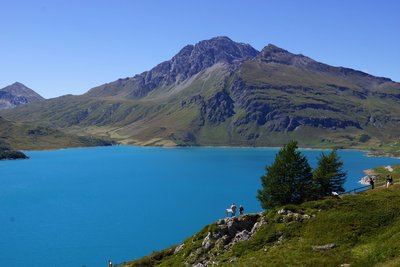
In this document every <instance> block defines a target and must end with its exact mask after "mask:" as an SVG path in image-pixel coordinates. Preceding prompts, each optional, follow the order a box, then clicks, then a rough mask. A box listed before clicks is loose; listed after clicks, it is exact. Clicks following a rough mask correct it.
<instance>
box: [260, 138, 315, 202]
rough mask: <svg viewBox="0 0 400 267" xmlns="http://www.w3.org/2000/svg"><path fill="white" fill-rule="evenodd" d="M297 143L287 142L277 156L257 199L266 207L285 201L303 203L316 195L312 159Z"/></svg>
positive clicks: (269, 168)
mask: <svg viewBox="0 0 400 267" xmlns="http://www.w3.org/2000/svg"><path fill="white" fill-rule="evenodd" d="M297 148H298V147H297V142H296V141H291V142H289V143H288V144H286V145H285V146H284V147H283V148H282V149H281V150H280V151H279V152H278V153H277V155H276V157H275V161H274V163H273V164H272V165H271V166H267V167H266V174H265V175H264V176H262V177H261V183H262V187H263V188H262V189H261V190H258V195H257V198H258V200H259V201H260V202H261V206H262V207H263V208H264V209H269V208H273V207H276V206H280V205H285V204H299V203H301V202H304V201H306V200H310V199H313V198H314V195H313V192H314V191H313V176H312V172H311V171H312V170H311V167H310V165H309V164H308V161H307V159H306V157H305V156H304V155H302V153H301V152H300V151H298V150H297Z"/></svg>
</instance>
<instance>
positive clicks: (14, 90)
mask: <svg viewBox="0 0 400 267" xmlns="http://www.w3.org/2000/svg"><path fill="white" fill-rule="evenodd" d="M0 91H2V92H7V93H10V94H12V95H14V96H24V97H26V98H28V99H29V101H31V102H32V101H36V100H43V99H44V98H43V97H42V96H41V95H39V94H38V93H36V92H35V91H33V90H32V89H30V88H29V87H27V86H25V85H24V84H22V83H20V82H15V83H13V84H11V85H9V86H6V87H4V88H3V89H0Z"/></svg>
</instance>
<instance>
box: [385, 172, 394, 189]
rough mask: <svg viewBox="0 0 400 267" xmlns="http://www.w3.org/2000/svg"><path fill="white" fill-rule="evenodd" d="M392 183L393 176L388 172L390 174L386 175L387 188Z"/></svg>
mask: <svg viewBox="0 0 400 267" xmlns="http://www.w3.org/2000/svg"><path fill="white" fill-rule="evenodd" d="M391 184H393V178H392V176H391V175H389V174H388V175H387V176H386V188H388V187H389V185H391Z"/></svg>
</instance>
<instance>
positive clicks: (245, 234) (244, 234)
mask: <svg viewBox="0 0 400 267" xmlns="http://www.w3.org/2000/svg"><path fill="white" fill-rule="evenodd" d="M250 237H251V233H250V232H249V231H247V230H243V231H241V232H238V233H237V234H236V236H235V238H234V239H233V241H232V243H234V244H235V243H237V242H241V241H246V240H249V239H250Z"/></svg>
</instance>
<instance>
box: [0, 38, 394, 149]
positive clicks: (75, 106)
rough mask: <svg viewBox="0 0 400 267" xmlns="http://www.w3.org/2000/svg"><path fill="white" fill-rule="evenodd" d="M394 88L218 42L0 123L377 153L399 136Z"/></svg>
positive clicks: (181, 141)
mask: <svg viewBox="0 0 400 267" xmlns="http://www.w3.org/2000/svg"><path fill="white" fill-rule="evenodd" d="M399 101H400V84H399V83H397V82H394V81H392V80H390V79H389V78H383V77H375V76H372V75H370V74H367V73H364V72H361V71H357V70H353V69H350V68H345V67H334V66H330V65H327V64H324V63H321V62H317V61H315V60H313V59H311V58H309V57H307V56H304V55H301V54H293V53H291V52H289V51H287V50H285V49H282V48H279V47H277V46H275V45H272V44H269V45H267V46H265V47H264V48H263V49H262V50H261V51H257V50H256V49H254V48H252V47H251V46H250V45H249V44H244V43H238V42H234V41H232V40H231V39H229V38H228V37H216V38H212V39H209V40H204V41H201V42H198V43H197V44H194V45H187V46H185V47H184V48H182V49H181V51H179V52H178V53H177V54H176V55H175V56H174V57H172V58H171V59H170V60H168V61H165V62H162V63H160V64H159V65H157V66H155V67H154V68H153V69H151V70H149V71H145V72H143V73H141V74H138V75H134V76H133V77H128V78H124V79H119V80H117V81H114V82H110V83H107V84H104V85H100V86H98V87H95V88H93V89H91V90H89V91H88V92H87V93H85V94H83V95H80V96H72V95H68V96H62V97H58V98H54V99H49V100H45V101H41V102H35V103H30V104H28V105H24V106H21V107H18V108H15V109H13V110H6V111H2V112H1V115H2V116H4V117H5V118H8V119H11V120H16V121H22V122H33V121H35V122H37V121H40V122H41V123H43V124H45V125H46V126H51V127H57V128H62V129H63V130H66V131H70V130H71V131H73V132H74V133H76V132H77V131H78V132H80V133H89V134H100V135H104V136H107V137H110V138H113V139H114V140H118V141H119V142H121V143H125V144H134V145H153V146H174V145H215V146H219V145H231V146H276V145H281V144H284V143H285V142H287V141H288V140H291V139H296V140H298V141H299V144H300V145H301V146H308V147H316V146H318V147H333V146H336V147H337V146H339V147H353V148H369V149H371V148H379V147H382V146H383V144H388V143H389V144H390V143H395V141H396V140H397V139H398V138H399V132H398V130H397V129H398V127H399V124H400V105H399Z"/></svg>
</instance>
